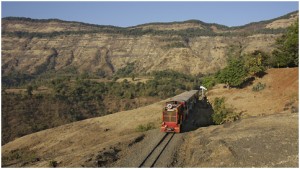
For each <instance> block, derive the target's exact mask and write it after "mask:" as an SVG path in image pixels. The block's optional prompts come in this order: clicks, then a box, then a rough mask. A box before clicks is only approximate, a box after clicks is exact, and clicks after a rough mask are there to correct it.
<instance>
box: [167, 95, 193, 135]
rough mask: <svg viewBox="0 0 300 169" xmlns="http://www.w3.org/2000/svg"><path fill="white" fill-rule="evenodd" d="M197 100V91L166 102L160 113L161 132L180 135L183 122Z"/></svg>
mask: <svg viewBox="0 0 300 169" xmlns="http://www.w3.org/2000/svg"><path fill="white" fill-rule="evenodd" d="M198 98H199V91H198V90H191V91H187V92H184V93H181V94H180V95H177V96H175V97H173V98H171V100H170V101H167V102H166V104H165V107H164V108H163V112H162V126H161V131H162V132H176V133H180V132H181V128H182V125H183V123H184V121H185V120H186V119H187V118H188V115H189V113H190V111H191V110H192V108H193V106H194V104H195V103H196V102H197V100H198Z"/></svg>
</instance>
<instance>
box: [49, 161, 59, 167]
mask: <svg viewBox="0 0 300 169" xmlns="http://www.w3.org/2000/svg"><path fill="white" fill-rule="evenodd" d="M57 165H58V163H57V161H55V160H51V161H49V166H50V167H54V168H55V167H57Z"/></svg>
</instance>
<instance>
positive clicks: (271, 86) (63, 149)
mask: <svg viewBox="0 0 300 169" xmlns="http://www.w3.org/2000/svg"><path fill="white" fill-rule="evenodd" d="M267 73H268V74H267V75H265V76H264V77H263V78H262V79H259V81H261V82H263V83H265V82H267V86H268V87H267V88H266V89H265V90H263V91H261V92H259V93H255V92H253V91H252V90H251V87H252V86H249V87H248V88H246V89H243V90H237V89H230V90H228V89H222V86H219V87H216V88H214V89H213V90H211V91H210V92H209V99H210V98H214V97H219V96H225V98H226V100H227V101H229V103H233V102H230V98H237V97H241V95H240V94H243V98H240V100H242V101H241V102H236V103H235V104H234V107H236V108H237V110H238V111H244V112H245V113H247V114H248V115H247V116H244V118H245V119H242V120H240V121H238V122H234V123H230V124H224V125H220V126H209V127H205V128H199V129H197V128H194V129H192V130H194V131H192V130H190V131H189V132H185V133H182V134H178V136H177V138H178V139H177V142H175V143H171V144H172V145H173V146H174V147H175V148H173V150H172V151H173V152H172V153H173V154H174V158H173V156H172V158H171V159H169V160H171V161H169V164H170V166H173V167H280V166H281V167H296V166H298V160H297V159H298V152H297V150H298V113H291V106H292V105H294V106H296V105H297V106H298V104H296V103H298V95H297V94H298V69H297V68H286V69H270V70H268V71H267ZM278 79H282V80H278ZM254 84H255V83H254ZM283 85H284V86H285V89H282V88H280V89H282V91H281V93H276V91H278V89H279V88H278V87H280V86H283ZM223 90H226V91H223ZM272 93H273V94H272ZM274 93H275V94H274ZM294 93H296V95H295V97H296V98H295V100H294V103H293V104H290V105H289V107H288V109H285V111H284V112H282V111H283V109H284V108H285V107H286V99H287V98H289V97H290V96H291V95H290V94H292V95H293V94H294ZM253 94H254V95H256V97H257V98H258V99H253V98H252V96H253ZM269 94H272V95H270V96H268V95H269ZM282 95H286V97H285V96H284V97H282ZM293 97H294V96H293ZM235 100H238V99H235ZM263 100H264V102H262V101H263ZM252 102H253V103H252ZM243 103H251V105H250V106H249V107H247V106H245V105H244V104H243ZM239 104H241V106H242V107H239ZM162 106H163V102H159V103H155V104H152V105H149V106H146V107H141V108H138V109H135V110H130V111H124V112H119V113H115V114H111V115H107V116H104V117H99V118H93V119H88V120H83V121H79V122H75V123H71V124H67V125H63V126H60V127H56V128H53V129H48V130H44V131H41V132H37V133H33V134H30V135H27V136H24V137H21V138H18V139H16V140H14V141H12V142H9V143H7V144H5V145H4V146H2V166H3V167H48V166H49V165H50V162H51V161H56V162H57V163H58V166H59V167H81V166H87V167H97V166H98V167H99V166H100V167H101V166H102V167H103V166H106V167H120V166H121V167H135V165H134V164H135V163H138V161H137V160H138V159H140V158H142V157H141V156H143V155H144V154H145V153H146V152H147V151H148V149H147V147H149V145H153V144H155V141H156V140H157V139H155V138H157V137H158V136H160V134H159V133H160V132H159V130H158V129H153V130H151V131H148V132H143V133H141V132H137V131H136V129H137V127H138V126H139V125H140V124H144V125H146V124H149V123H154V126H156V127H159V126H160V122H161V120H160V118H161V112H160V111H161V108H162ZM254 107H258V108H259V109H256V108H254ZM277 108H278V109H277ZM269 109H271V110H269ZM256 110H259V111H256ZM206 111H209V110H208V109H207V110H206V109H199V111H198V112H195V114H198V115H199V116H198V118H197V116H194V117H193V118H195V119H194V120H196V121H199V120H200V121H199V122H200V123H201V124H199V125H198V126H197V127H200V126H207V123H206V124H204V123H205V121H202V119H201V117H202V116H203V114H205V113H206ZM297 111H298V107H297ZM279 112H281V114H278V113H279ZM262 113H265V114H272V115H268V116H263V117H261V115H262ZM249 116H255V117H249ZM199 117H200V118H199ZM196 129H197V130H196ZM279 136H280V137H279ZM181 138H182V139H183V140H181ZM183 141H184V142H183ZM177 144H179V145H180V147H181V149H178V148H176V147H179V145H177ZM182 144H183V145H184V146H182ZM203 147H204V148H203ZM217 147H218V148H217ZM245 148H246V149H245ZM137 150H139V152H140V153H136V152H135V151H137ZM248 150H249V151H248ZM261 150H263V151H261ZM128 154H130V156H128ZM131 155H132V156H131ZM183 156H184V157H183ZM128 157H130V158H132V160H130V161H132V163H127V162H126V161H127V160H128ZM249 158H252V159H249ZM220 159H224V160H223V162H222V163H221V161H222V160H221V161H220ZM161 167H166V166H161Z"/></svg>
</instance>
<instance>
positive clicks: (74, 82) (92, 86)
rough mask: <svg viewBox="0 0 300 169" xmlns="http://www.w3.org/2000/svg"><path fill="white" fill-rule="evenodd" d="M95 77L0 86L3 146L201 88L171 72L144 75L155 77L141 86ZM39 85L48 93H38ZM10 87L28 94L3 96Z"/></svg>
mask: <svg viewBox="0 0 300 169" xmlns="http://www.w3.org/2000/svg"><path fill="white" fill-rule="evenodd" d="M133 68H134V63H130V64H128V65H127V66H126V67H124V69H120V70H119V71H118V72H117V73H116V75H117V76H119V77H121V76H126V75H127V77H128V75H129V74H131V73H133V71H132V70H133ZM93 76H96V75H89V74H84V75H77V76H76V75H74V74H72V76H68V74H65V76H61V75H60V76H59V74H56V75H55V74H51V73H49V74H45V75H44V76H39V77H36V78H33V79H27V76H24V75H20V77H18V78H16V79H18V80H17V81H5V83H2V84H3V86H4V88H3V90H2V119H3V121H2V131H3V132H2V144H5V143H7V142H8V141H10V140H12V139H14V138H16V137H20V136H23V135H26V134H30V133H32V132H37V131H40V130H44V129H47V128H52V127H55V126H59V125H62V124H66V123H70V122H74V121H78V120H83V119H87V118H92V117H99V116H103V115H107V114H110V113H115V112H118V111H121V110H129V109H134V108H137V107H139V106H143V105H147V104H151V103H153V101H157V100H160V99H166V98H168V97H171V96H174V95H176V94H179V93H181V92H183V91H185V90H191V89H195V88H197V86H199V85H200V80H199V79H198V78H197V77H195V76H190V75H185V74H182V73H179V72H175V71H171V70H166V71H161V72H153V73H151V74H149V75H148V76H151V77H153V78H152V79H150V80H148V81H147V82H145V83H141V82H138V83H130V82H129V81H127V80H123V81H122V82H116V81H114V80H110V81H107V82H96V81H93V80H92V79H90V78H92V77H93ZM14 77H15V76H14ZM22 77H23V78H25V79H22ZM6 79H11V78H10V77H6ZM2 80H3V79H2ZM10 82H11V83H10ZM18 82H20V83H18ZM41 86H44V87H47V90H48V91H49V92H46V93H40V92H38V91H37V89H38V88H39V87H41ZM12 87H13V88H15V87H21V88H25V89H26V90H25V91H26V92H22V93H10V92H6V89H9V88H12ZM140 98H143V99H142V100H140ZM147 100H150V101H148V102H147ZM151 100H152V102H151ZM12 119H13V120H12Z"/></svg>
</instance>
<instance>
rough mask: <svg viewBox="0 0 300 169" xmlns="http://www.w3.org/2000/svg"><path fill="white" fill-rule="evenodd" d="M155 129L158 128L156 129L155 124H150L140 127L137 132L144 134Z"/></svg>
mask: <svg viewBox="0 0 300 169" xmlns="http://www.w3.org/2000/svg"><path fill="white" fill-rule="evenodd" d="M155 128H156V127H155V125H154V123H153V122H150V123H148V124H145V125H143V124H140V125H138V126H137V128H136V131H138V132H144V131H148V130H152V129H155Z"/></svg>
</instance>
